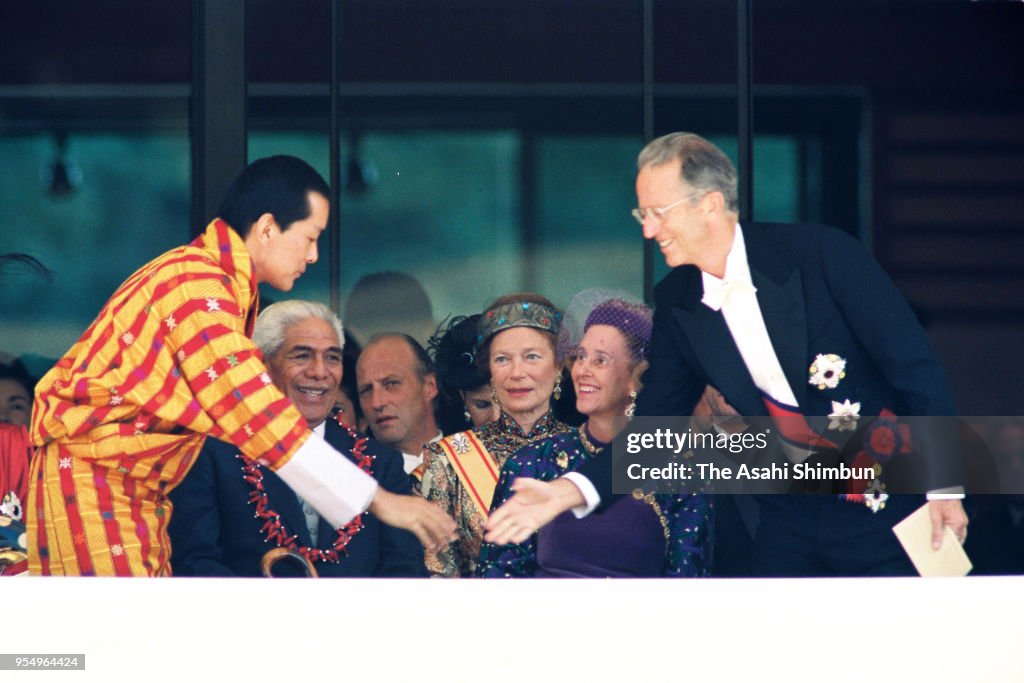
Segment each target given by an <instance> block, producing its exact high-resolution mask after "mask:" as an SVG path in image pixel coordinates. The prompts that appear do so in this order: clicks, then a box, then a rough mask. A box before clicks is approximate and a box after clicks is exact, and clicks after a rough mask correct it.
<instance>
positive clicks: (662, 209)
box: [631, 190, 711, 225]
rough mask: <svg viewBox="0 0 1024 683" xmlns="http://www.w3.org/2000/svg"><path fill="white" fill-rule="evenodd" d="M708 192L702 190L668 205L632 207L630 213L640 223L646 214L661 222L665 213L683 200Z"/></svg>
mask: <svg viewBox="0 0 1024 683" xmlns="http://www.w3.org/2000/svg"><path fill="white" fill-rule="evenodd" d="M709 192H711V190H704V191H703V192H697V193H695V194H691V195H690V196H689V197H683V198H682V199H680V200H678V201H674V202H672V203H671V204H669V205H668V206H654V207H651V208H649V209H641V208H636V209H633V211H632V212H631V213H632V214H633V218H635V219H636V222H637V223H639V224H640V225H643V224H644V221H645V220H646V219H647V216H648V214H650V215H652V216H654V218H655V220H657V221H658V222H659V223H661V222H663V221H664V220H665V215H666V214H667V213H668V212H669V211H671V210H672V209H674V208H676V207H677V206H679V205H680V204H682V203H683V202H688V201H690V200H693V199H696V198H697V197H703V196H704V195H706V194H708V193H709Z"/></svg>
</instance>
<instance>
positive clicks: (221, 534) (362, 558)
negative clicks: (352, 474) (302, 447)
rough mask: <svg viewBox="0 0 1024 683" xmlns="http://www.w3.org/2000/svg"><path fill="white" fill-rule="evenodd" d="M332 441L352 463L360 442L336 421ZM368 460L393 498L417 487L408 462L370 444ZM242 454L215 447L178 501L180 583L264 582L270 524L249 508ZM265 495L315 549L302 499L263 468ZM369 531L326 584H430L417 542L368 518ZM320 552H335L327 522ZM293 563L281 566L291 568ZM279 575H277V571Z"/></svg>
mask: <svg viewBox="0 0 1024 683" xmlns="http://www.w3.org/2000/svg"><path fill="white" fill-rule="evenodd" d="M325 437H326V440H327V442H328V443H329V444H330V445H331V446H333V447H334V448H335V449H337V450H338V451H340V452H341V453H344V454H345V455H347V456H348V457H349V459H352V456H351V448H352V446H353V445H354V441H353V440H352V437H350V436H349V435H348V433H347V432H346V431H345V430H343V429H341V428H340V427H339V426H338V425H337V423H336V422H335V421H334V420H333V419H332V418H328V420H327V423H326V431H325ZM366 452H367V453H370V454H372V455H374V456H376V457H375V459H374V463H373V477H374V478H375V479H376V480H377V481H378V482H379V483H380V485H381V486H383V487H384V488H385V489H386V490H388V491H391V492H393V493H402V494H405V493H409V491H410V489H411V481H410V479H409V476H408V475H407V474H406V473H405V471H404V469H403V467H402V456H401V454H400V453H398V452H397V451H394V450H392V449H391V448H389V447H388V446H386V445H384V444H382V443H380V442H379V441H376V440H374V439H370V440H369V442H368V443H367V447H366ZM236 453H238V448H237V447H235V446H232V445H231V444H228V443H225V442H223V441H218V440H216V439H212V438H211V439H207V440H206V444H205V445H204V446H203V449H202V451H200V453H199V456H198V457H197V459H196V463H195V465H194V466H193V467H192V469H191V470H190V471H189V473H188V476H186V477H185V480H184V481H183V482H182V483H181V485H179V486H178V488H176V489H175V490H174V491H172V492H171V494H170V499H171V502H172V503H173V505H174V509H173V514H172V516H171V521H170V525H169V527H168V532H169V533H170V537H171V549H172V553H173V554H172V556H171V562H172V567H173V571H174V574H175V575H176V576H260V575H261V574H260V558H261V557H262V556H263V554H264V553H265V552H267V551H268V550H270V549H271V548H273V547H274V545H273V544H271V543H266V542H264V538H265V535H264V534H263V533H261V531H260V528H261V527H262V526H263V523H264V522H263V520H262V519H259V518H257V517H255V514H254V512H255V506H254V505H250V504H249V502H248V500H249V496H250V494H251V492H252V487H251V486H250V485H249V484H248V483H246V482H245V480H244V479H243V477H242V463H241V461H240V460H239V459H238V458H236V457H235V455H236ZM263 487H264V490H265V491H266V493H267V498H268V502H269V504H270V507H271V508H272V509H273V510H275V511H276V512H277V513H278V514H280V516H281V521H282V523H283V524H284V526H285V527H286V528H287V529H288V532H289V533H291V534H296V535H297V536H298V539H296V542H297V543H298V544H299V545H302V546H308V545H311V538H310V535H309V530H308V529H307V528H306V519H305V516H304V515H303V513H302V507H301V505H300V504H299V500H298V498H297V497H296V495H295V493H293V492H292V490H291V489H290V488H288V486H287V484H285V483H284V482H283V481H282V480H281V479H280V478H279V477H278V476H277V475H276V474H274V473H273V472H271V471H270V470H269V469H267V468H263ZM363 523H364V528H363V529H362V531H360V532H359V533H358V534H356V535H355V537H353V539H352V540H351V541H350V542H349V544H348V548H347V549H348V555H347V556H346V555H344V554H341V561H340V562H338V563H337V564H335V563H330V562H318V563H317V564H316V570H317V572H318V573H319V574H320V576H322V577H344V576H353V577H354V576H426V575H427V573H426V568H425V567H424V564H423V547H422V546H421V545H420V543H419V541H417V540H416V537H415V536H413V535H412V534H411V533H409V532H407V531H404V530H402V529H396V528H394V527H390V526H387V525H386V524H383V523H381V521H380V520H378V519H377V518H376V517H374V516H373V515H369V514H364V515H363ZM317 536H318V544H317V546H318V547H319V548H324V549H326V548H329V547H330V546H331V544H333V543H334V540H335V538H336V533H335V531H334V530H333V529H331V528H330V525H329V524H328V523H327V522H326V521H325V520H324V519H322V518H321V520H320V528H319V529H318V532H317ZM284 564H286V563H281V565H284ZM275 569H276V568H275Z"/></svg>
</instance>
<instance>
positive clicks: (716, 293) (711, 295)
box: [701, 280, 757, 311]
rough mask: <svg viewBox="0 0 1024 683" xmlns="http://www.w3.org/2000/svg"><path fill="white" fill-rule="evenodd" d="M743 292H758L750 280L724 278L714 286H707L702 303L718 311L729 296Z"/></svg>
mask: <svg viewBox="0 0 1024 683" xmlns="http://www.w3.org/2000/svg"><path fill="white" fill-rule="evenodd" d="M743 292H750V293H751V294H753V293H755V292H757V288H756V287H754V285H752V284H751V283H749V282H743V281H733V280H723V281H722V282H720V283H718V284H717V285H716V286H714V287H710V288H705V290H704V297H703V298H702V299H701V303H703V304H704V305H705V306H707V307H708V308H710V309H711V310H713V311H718V310H721V308H722V306H724V305H725V302H726V301H728V300H729V297H731V296H733V295H734V294H740V293H743Z"/></svg>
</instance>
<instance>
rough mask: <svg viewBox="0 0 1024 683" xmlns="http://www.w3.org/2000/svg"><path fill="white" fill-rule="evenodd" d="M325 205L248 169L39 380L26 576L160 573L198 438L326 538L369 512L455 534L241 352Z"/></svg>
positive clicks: (429, 532) (298, 184)
mask: <svg viewBox="0 0 1024 683" xmlns="http://www.w3.org/2000/svg"><path fill="white" fill-rule="evenodd" d="M327 195H328V190H327V185H326V183H325V182H324V181H323V179H322V178H321V177H320V176H319V174H317V173H316V171H314V170H313V169H312V168H311V167H309V166H308V165H307V164H306V163H305V162H303V161H300V160H299V159H296V158H294V157H286V156H277V157H269V158H267V159H261V160H258V161H256V162H253V163H252V164H250V165H249V166H248V167H247V168H246V169H245V171H243V173H242V174H241V175H240V176H239V177H238V178H237V179H236V180H235V182H234V183H233V184H232V187H231V189H229V190H228V194H227V196H226V197H225V200H224V204H223V205H222V207H221V210H220V211H219V216H220V218H219V219H217V220H214V221H213V222H212V223H211V224H210V225H209V226H208V227H207V228H206V231H205V232H204V233H203V234H202V235H201V236H200V237H198V238H197V239H196V240H195V241H194V242H192V243H191V244H189V245H186V246H183V247H179V248H177V249H173V250H171V251H169V252H167V253H166V254H164V255H162V256H160V257H158V258H156V259H155V260H154V261H152V262H150V263H148V264H147V265H145V266H143V267H142V268H140V269H139V270H138V271H136V272H135V273H134V274H133V275H131V276H130V277H129V278H128V279H127V280H126V281H125V282H124V284H122V285H121V286H120V288H118V290H117V291H116V292H115V293H114V295H113V296H112V297H111V298H110V300H109V301H108V302H107V304H106V305H105V306H104V307H103V309H102V310H101V311H100V314H99V316H98V317H97V318H96V320H95V321H94V322H93V323H92V325H91V326H90V327H89V328H88V329H87V330H86V331H85V333H84V334H83V335H82V337H81V338H80V339H79V340H78V342H77V343H75V345H74V346H72V347H71V349H70V350H69V351H68V352H67V353H66V354H65V355H64V357H63V358H61V359H60V361H59V362H58V363H57V364H56V366H54V368H53V369H51V370H50V371H49V372H48V373H47V374H46V376H45V377H43V379H42V380H41V381H40V382H39V384H38V385H37V388H36V399H35V404H34V409H33V415H32V425H31V438H32V441H33V444H34V445H35V446H36V447H37V449H36V454H35V456H34V457H33V460H32V465H31V470H30V482H29V500H28V504H27V506H26V508H27V510H26V515H27V522H28V537H29V571H30V573H32V574H77V575H119V576H166V575H169V574H170V573H171V564H170V555H171V552H170V551H171V548H170V543H169V541H168V536H167V522H168V521H169V519H170V515H171V505H170V503H169V501H168V499H167V493H168V492H169V491H170V490H171V489H173V488H174V487H175V486H176V485H177V484H178V483H180V482H181V480H182V479H183V478H184V477H185V474H186V473H187V472H188V470H189V468H190V467H191V465H192V463H193V460H194V458H195V457H196V454H197V453H198V452H199V449H200V447H201V446H202V444H203V440H204V439H205V437H206V436H207V435H210V436H214V437H217V438H220V439H224V440H227V441H231V442H233V443H234V444H235V445H237V446H238V448H239V450H240V451H241V452H242V453H243V454H244V455H245V456H247V457H249V458H252V459H254V460H257V461H259V462H261V463H262V464H266V465H269V466H270V468H271V469H273V470H274V471H275V472H277V474H278V475H279V476H280V477H281V478H282V479H284V481H285V482H286V483H288V485H289V486H291V487H292V488H293V489H295V491H296V492H297V493H299V495H301V496H302V497H303V499H305V500H307V501H309V502H310V503H311V504H312V505H313V506H314V507H315V508H317V510H318V511H319V512H320V513H321V515H323V516H324V517H325V518H326V519H328V520H329V521H330V522H332V523H333V524H334V525H335V526H342V525H344V524H345V523H347V522H348V521H349V520H350V519H352V518H353V517H355V516H356V515H357V514H360V513H361V512H363V511H364V510H366V509H367V508H368V507H369V508H370V510H371V512H373V513H375V514H377V515H378V516H379V517H380V518H381V519H382V520H383V521H385V523H391V524H393V525H395V526H401V527H404V528H407V529H409V530H411V531H413V532H414V533H416V534H417V536H418V537H419V538H420V540H421V541H423V542H424V544H425V545H428V546H430V545H432V544H434V543H439V542H442V541H446V540H447V538H448V536H450V535H451V534H452V533H453V530H454V524H453V523H452V522H451V520H448V519H443V518H440V517H437V516H433V515H432V514H431V511H430V510H428V509H426V508H428V507H430V506H429V505H426V504H424V505H423V506H420V505H419V503H422V501H417V500H415V499H413V498H409V497H406V496H395V495H394V494H389V493H387V492H386V491H383V490H382V489H378V487H377V486H376V484H375V482H374V481H373V480H372V478H370V477H369V476H367V475H365V474H364V473H363V472H361V471H360V470H359V469H358V468H357V467H355V466H354V465H352V464H351V462H349V461H348V459H347V458H345V457H342V456H340V455H339V454H338V453H337V452H336V451H334V450H333V449H332V448H331V447H330V446H328V445H327V444H326V442H324V441H323V439H321V438H320V437H318V436H316V435H315V434H313V433H312V432H311V431H310V430H309V427H308V426H307V425H306V422H305V420H304V419H303V417H302V415H301V414H300V413H299V411H298V410H297V409H296V408H295V407H294V406H293V405H292V404H291V402H290V401H289V400H288V399H287V398H286V397H285V396H284V395H283V394H282V393H281V392H280V390H278V389H277V388H276V387H275V386H274V384H273V382H272V381H271V379H270V377H269V375H268V374H267V371H266V367H265V366H264V364H263V361H262V358H261V356H260V354H259V351H258V350H257V349H256V348H255V346H253V344H252V342H251V341H250V340H249V334H250V333H251V331H252V321H253V320H254V318H255V314H256V308H257V298H258V292H257V285H258V284H259V283H262V282H266V283H268V284H269V285H271V286H273V287H275V288H277V289H280V290H282V291H288V290H290V289H291V287H292V285H293V284H294V281H295V280H296V279H297V278H298V277H299V276H300V275H301V274H302V273H303V272H304V270H305V268H306V265H307V264H311V263H313V262H315V261H316V258H317V247H316V244H317V238H318V237H319V235H320V233H321V232H322V231H323V230H324V228H325V227H326V225H327V217H328V213H329V206H328V200H327ZM232 225H238V226H240V229H239V230H238V231H236V230H235V229H234V228H232V227H231V226H232Z"/></svg>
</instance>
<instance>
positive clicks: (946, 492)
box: [926, 486, 964, 500]
mask: <svg viewBox="0 0 1024 683" xmlns="http://www.w3.org/2000/svg"><path fill="white" fill-rule="evenodd" d="M926 497H927V498H928V500H962V499H963V498H964V487H963V486H948V487H946V488H944V489H935V490H934V491H929V492H928V493H927V494H926Z"/></svg>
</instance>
